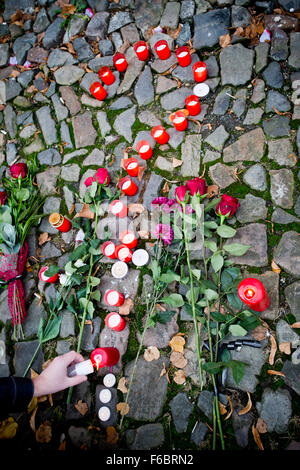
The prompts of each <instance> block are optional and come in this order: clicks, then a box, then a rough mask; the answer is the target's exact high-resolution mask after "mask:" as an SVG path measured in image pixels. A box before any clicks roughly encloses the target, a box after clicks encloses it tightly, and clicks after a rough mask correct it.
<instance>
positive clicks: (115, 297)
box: [104, 289, 125, 307]
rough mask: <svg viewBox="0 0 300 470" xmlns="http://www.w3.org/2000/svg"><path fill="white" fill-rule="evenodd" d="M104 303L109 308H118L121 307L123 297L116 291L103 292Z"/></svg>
mask: <svg viewBox="0 0 300 470" xmlns="http://www.w3.org/2000/svg"><path fill="white" fill-rule="evenodd" d="M104 301H105V303H106V304H107V305H109V306H110V307H120V306H121V305H123V303H124V301H125V297H124V295H123V294H120V292H118V291H117V290H113V289H109V290H108V291H106V292H105V295H104Z"/></svg>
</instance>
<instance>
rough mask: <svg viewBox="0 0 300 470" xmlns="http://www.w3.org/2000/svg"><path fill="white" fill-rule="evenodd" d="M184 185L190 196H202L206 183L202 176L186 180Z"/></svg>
mask: <svg viewBox="0 0 300 470" xmlns="http://www.w3.org/2000/svg"><path fill="white" fill-rule="evenodd" d="M185 185H186V187H187V189H188V190H189V192H190V195H191V196H194V194H199V195H200V196H203V195H204V194H206V193H207V184H206V181H205V179H204V178H194V179H192V180H188V181H187V182H186V184H185Z"/></svg>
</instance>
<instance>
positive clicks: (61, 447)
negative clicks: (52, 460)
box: [58, 440, 67, 450]
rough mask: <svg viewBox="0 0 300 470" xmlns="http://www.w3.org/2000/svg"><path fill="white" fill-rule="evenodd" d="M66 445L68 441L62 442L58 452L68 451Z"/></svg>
mask: <svg viewBox="0 0 300 470" xmlns="http://www.w3.org/2000/svg"><path fill="white" fill-rule="evenodd" d="M66 445H67V441H66V440H64V441H62V442H61V443H60V444H59V446H58V450H66Z"/></svg>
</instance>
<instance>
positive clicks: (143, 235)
mask: <svg viewBox="0 0 300 470" xmlns="http://www.w3.org/2000/svg"><path fill="white" fill-rule="evenodd" d="M138 235H139V237H140V238H142V239H143V240H147V239H148V238H149V237H150V232H147V230H140V231H139V232H138Z"/></svg>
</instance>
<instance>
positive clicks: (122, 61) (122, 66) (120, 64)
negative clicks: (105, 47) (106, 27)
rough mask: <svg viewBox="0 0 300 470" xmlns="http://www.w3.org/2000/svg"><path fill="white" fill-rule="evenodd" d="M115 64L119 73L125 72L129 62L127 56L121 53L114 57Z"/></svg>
mask: <svg viewBox="0 0 300 470" xmlns="http://www.w3.org/2000/svg"><path fill="white" fill-rule="evenodd" d="M113 63H114V65H115V67H116V69H117V70H118V71H119V72H125V70H126V69H127V67H128V62H127V60H126V57H125V55H124V54H121V53H120V52H118V54H115V55H114V56H113Z"/></svg>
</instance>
